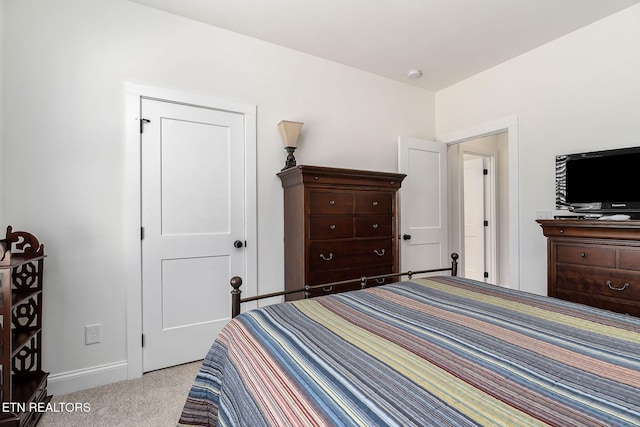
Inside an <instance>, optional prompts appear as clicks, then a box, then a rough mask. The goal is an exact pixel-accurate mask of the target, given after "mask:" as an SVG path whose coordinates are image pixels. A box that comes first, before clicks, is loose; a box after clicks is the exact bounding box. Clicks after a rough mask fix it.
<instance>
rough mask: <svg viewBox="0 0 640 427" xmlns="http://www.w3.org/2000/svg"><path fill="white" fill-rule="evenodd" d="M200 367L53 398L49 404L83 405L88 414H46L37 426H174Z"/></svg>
mask: <svg viewBox="0 0 640 427" xmlns="http://www.w3.org/2000/svg"><path fill="white" fill-rule="evenodd" d="M201 364H202V362H193V363H188V364H185V365H179V366H174V367H172V368H167V369H161V370H158V371H153V372H149V373H146V374H144V375H143V376H142V378H137V379H135V380H130V381H121V382H117V383H113V384H108V385H104V386H100V387H96V388H92V389H88V390H82V391H78V392H75V393H69V394H65V395H60V396H54V397H53V399H52V400H51V402H52V403H56V404H58V405H60V404H61V403H63V402H64V403H74V404H76V403H82V404H84V403H86V404H88V405H89V407H90V411H89V412H82V411H74V412H69V413H67V412H65V411H62V412H56V413H53V412H46V413H44V414H43V416H42V418H41V419H40V422H39V423H38V427H85V426H87V427H103V426H104V427H107V426H108V427H116V426H118V427H120V426H122V427H147V426H149V427H164V426H175V425H176V423H177V422H178V419H179V418H180V413H181V412H182V406H183V405H184V402H185V400H186V398H187V393H188V392H189V388H190V387H191V384H192V382H193V380H194V378H195V377H196V373H197V372H198V369H199V368H200V365H201ZM85 406H86V405H85Z"/></svg>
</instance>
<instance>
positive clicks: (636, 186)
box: [556, 147, 640, 216]
mask: <svg viewBox="0 0 640 427" xmlns="http://www.w3.org/2000/svg"><path fill="white" fill-rule="evenodd" d="M556 209H569V210H572V211H574V212H583V213H602V214H611V213H624V214H633V213H635V214H640V147H631V148H620V149H615V150H605V151H591V152H587V153H577V154H566V155H562V156H556ZM634 216H636V215H634Z"/></svg>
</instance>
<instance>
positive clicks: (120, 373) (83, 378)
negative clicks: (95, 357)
mask: <svg viewBox="0 0 640 427" xmlns="http://www.w3.org/2000/svg"><path fill="white" fill-rule="evenodd" d="M126 379H127V361H126V360H123V361H122V362H115V363H109V364H106V365H100V366H94V367H91V368H86V369H79V370H77V371H71V372H63V373H60V374H52V375H49V380H48V386H47V392H48V393H49V394H52V395H60V394H67V393H73V392H74V391H79V390H85V389H88V388H92V387H98V386H101V385H105V384H111V383H114V382H117V381H124V380H126Z"/></svg>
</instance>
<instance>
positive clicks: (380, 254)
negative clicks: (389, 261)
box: [373, 249, 384, 256]
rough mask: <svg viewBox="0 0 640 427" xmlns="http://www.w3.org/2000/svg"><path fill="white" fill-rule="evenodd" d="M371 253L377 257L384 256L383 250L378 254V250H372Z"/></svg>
mask: <svg viewBox="0 0 640 427" xmlns="http://www.w3.org/2000/svg"><path fill="white" fill-rule="evenodd" d="M373 253H374V254H376V255H378V256H382V255H384V249H382V251H381V252H378V250H377V249H374V250H373Z"/></svg>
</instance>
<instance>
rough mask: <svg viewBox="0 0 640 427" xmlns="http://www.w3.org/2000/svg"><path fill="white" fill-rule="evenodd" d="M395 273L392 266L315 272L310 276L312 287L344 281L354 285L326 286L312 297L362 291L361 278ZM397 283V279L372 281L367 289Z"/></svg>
mask: <svg viewBox="0 0 640 427" xmlns="http://www.w3.org/2000/svg"><path fill="white" fill-rule="evenodd" d="M390 273H393V267H392V266H391V265H379V266H375V267H364V268H345V269H340V270H329V271H314V272H312V273H311V274H310V275H309V284H310V285H320V284H324V283H331V282H339V281H342V280H351V279H353V280H354V282H353V283H349V284H345V285H341V286H325V287H323V288H319V289H314V290H313V291H312V296H318V295H325V294H330V293H335V292H344V291H346V290H355V289H361V288H362V287H361V286H360V278H362V277H363V276H368V277H370V276H379V275H384V274H390ZM395 281H397V279H396V278H395V277H391V278H385V279H379V280H370V281H368V282H367V287H368V288H370V287H372V286H380V285H385V284H388V283H392V282H395Z"/></svg>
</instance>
